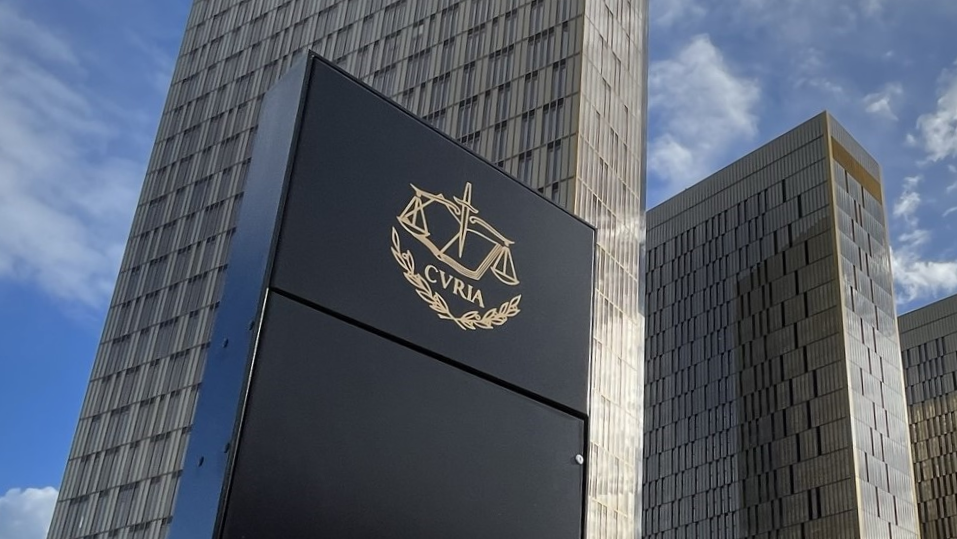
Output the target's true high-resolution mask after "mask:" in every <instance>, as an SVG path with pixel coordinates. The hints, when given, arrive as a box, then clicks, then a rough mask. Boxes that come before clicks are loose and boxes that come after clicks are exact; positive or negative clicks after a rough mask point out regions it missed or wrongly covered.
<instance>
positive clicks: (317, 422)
mask: <svg viewBox="0 0 957 539" xmlns="http://www.w3.org/2000/svg"><path fill="white" fill-rule="evenodd" d="M265 316H266V318H265V323H264V325H263V333H262V335H261V339H260V345H259V351H258V353H257V357H256V360H255V365H254V371H253V372H254V374H253V381H252V386H251V389H250V396H249V401H248V405H247V409H246V416H245V422H244V425H243V428H242V434H241V439H240V443H239V448H238V455H237V461H236V467H235V471H234V476H233V481H232V487H231V492H230V496H229V502H228V507H227V511H226V515H225V523H224V527H223V530H224V535H223V537H226V538H228V539H239V538H245V539H254V538H272V537H282V538H283V539H295V538H299V537H301V538H309V539H314V538H316V537H332V538H357V539H358V538H392V537H395V538H403V539H405V538H416V539H427V538H436V539H440V538H441V539H448V538H457V539H467V538H483V539H485V538H496V539H497V538H502V537H521V538H524V539H535V538H541V539H562V538H568V539H573V538H574V539H580V538H581V537H582V507H583V502H582V496H583V488H584V487H583V478H584V468H583V467H582V466H579V465H578V464H577V463H576V462H575V455H576V454H578V453H582V451H583V450H584V444H585V433H584V422H583V421H582V420H580V419H577V418H574V417H572V416H569V415H567V414H564V413H561V412H558V411H556V410H554V409H552V408H549V407H547V406H545V405H543V404H540V403H538V402H536V401H533V400H531V399H528V398H526V397H523V396H520V395H518V394H515V393H513V392H510V391H508V390H506V389H503V388H501V387H500V386H497V385H495V384H493V383H491V382H488V381H485V380H483V379H481V378H478V377H475V376H472V375H470V374H467V373H464V372H462V371H460V370H459V369H457V368H455V367H452V366H449V365H447V364H444V363H442V362H439V361H437V360H435V359H433V358H430V357H428V356H425V355H422V354H419V353H417V352H415V351H412V350H410V349H408V348H406V347H404V346H401V345H399V344H396V343H394V342H392V341H389V340H387V339H384V338H382V337H380V336H377V335H374V334H372V333H369V332H366V331H364V330H361V329H359V328H356V327H354V326H351V325H349V324H346V323H345V322H342V321H340V320H337V319H335V318H333V317H330V316H328V315H326V314H323V313H321V312H318V311H315V310H313V309H311V308H309V307H306V306H303V305H301V304H299V303H296V302H295V301H292V300H290V299H287V298H284V297H281V296H277V295H275V294H270V298H269V301H268V306H267V310H266V315H265Z"/></svg>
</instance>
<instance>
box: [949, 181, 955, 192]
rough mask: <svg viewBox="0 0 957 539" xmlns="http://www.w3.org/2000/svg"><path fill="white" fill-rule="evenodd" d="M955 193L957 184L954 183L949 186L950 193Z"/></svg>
mask: <svg viewBox="0 0 957 539" xmlns="http://www.w3.org/2000/svg"><path fill="white" fill-rule="evenodd" d="M954 191H957V182H954V183H952V184H950V185H948V186H947V192H948V193H953V192H954Z"/></svg>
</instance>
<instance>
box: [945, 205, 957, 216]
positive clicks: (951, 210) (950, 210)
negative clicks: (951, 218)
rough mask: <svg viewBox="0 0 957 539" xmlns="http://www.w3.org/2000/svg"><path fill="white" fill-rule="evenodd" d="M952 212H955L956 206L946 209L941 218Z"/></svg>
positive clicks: (956, 210)
mask: <svg viewBox="0 0 957 539" xmlns="http://www.w3.org/2000/svg"><path fill="white" fill-rule="evenodd" d="M954 212H957V206H954V207H953V208H948V209H947V211H945V212H944V215H943V217H947V216H948V215H950V214H952V213H954Z"/></svg>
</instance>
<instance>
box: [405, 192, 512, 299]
mask: <svg viewBox="0 0 957 539" xmlns="http://www.w3.org/2000/svg"><path fill="white" fill-rule="evenodd" d="M410 186H411V187H412V190H413V191H415V195H414V196H413V197H412V200H411V201H409V204H408V205H407V206H406V207H405V210H403V211H402V213H401V214H399V216H398V220H399V223H400V224H401V225H402V228H404V229H405V230H406V231H407V232H408V233H409V234H411V235H412V236H413V237H415V239H417V240H419V242H420V243H422V245H424V246H425V247H426V248H428V250H429V251H431V252H432V254H433V255H434V256H435V257H436V258H438V259H439V260H441V261H442V262H444V263H446V264H448V265H449V266H450V267H451V268H452V269H454V270H455V271H457V272H459V273H460V274H462V275H464V276H466V277H469V278H471V279H474V280H476V281H478V280H480V279H481V278H482V276H483V275H485V273H486V272H487V271H488V270H490V269H491V270H492V274H493V275H494V276H495V277H496V278H497V279H498V280H499V281H501V282H503V283H505V284H507V285H509V286H515V285H517V284H518V277H517V276H516V275H515V266H514V263H513V262H512V251H511V249H510V247H511V246H512V245H514V244H515V242H514V241H512V240H510V239H508V238H506V237H505V236H503V235H502V234H501V233H499V231H497V230H495V228H494V227H493V226H492V225H490V224H488V223H487V222H485V220H483V219H481V218H480V217H478V215H477V214H478V210H477V209H475V207H473V206H472V184H471V183H466V184H465V194H463V195H462V198H459V197H453V198H452V201H449V200H447V199H446V198H445V197H444V196H443V195H441V194H434V193H429V192H427V191H423V190H421V189H419V188H418V187H416V186H414V185H411V184H410ZM433 205H437V206H438V207H440V208H439V209H444V210H446V211H448V213H449V214H450V215H451V216H452V218H453V219H454V220H455V221H457V222H458V231H457V232H456V233H455V235H453V236H452V237H451V239H449V240H447V241H446V242H445V243H444V244H442V245H441V246H439V245H438V244H436V242H435V241H436V240H435V239H434V238H433V237H432V232H431V231H430V230H429V222H428V218H427V215H426V214H427V213H428V212H427V210H428V208H429V207H430V206H433ZM431 211H435V210H431ZM482 240H484V242H485V243H487V244H489V250H488V252H487V254H486V255H485V258H484V259H481V262H480V263H479V264H478V266H477V267H475V268H468V267H466V266H465V265H464V263H463V261H462V255H463V254H464V252H465V247H466V243H467V242H475V241H482ZM439 241H441V240H439ZM450 251H452V254H451V255H450V254H449V252H450Z"/></svg>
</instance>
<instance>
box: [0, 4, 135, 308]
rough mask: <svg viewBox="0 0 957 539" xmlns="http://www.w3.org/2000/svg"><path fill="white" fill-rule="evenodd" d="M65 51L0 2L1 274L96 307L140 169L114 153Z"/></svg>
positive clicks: (101, 117) (108, 285)
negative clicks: (12, 28) (6, 31)
mask: <svg viewBox="0 0 957 539" xmlns="http://www.w3.org/2000/svg"><path fill="white" fill-rule="evenodd" d="M14 26H16V27H19V28H21V30H18V31H15V32H11V33H4V32H3V31H2V30H3V29H5V28H11V27H14ZM23 28H26V29H27V30H23ZM72 50H73V49H72V47H70V45H69V44H68V43H66V42H64V41H62V40H61V39H60V38H58V37H56V36H55V35H54V34H53V33H52V32H50V31H48V30H45V29H43V28H42V27H40V26H39V25H37V24H35V23H33V22H32V21H29V20H27V19H26V18H24V17H23V16H20V15H18V14H17V13H16V12H14V11H12V9H11V8H9V7H5V6H3V5H0V80H2V81H3V83H2V84H0V118H3V121H2V122H0V278H7V279H15V280H18V281H22V282H27V283H32V284H35V285H37V286H39V287H40V288H41V289H43V290H44V291H46V292H47V293H48V294H50V295H52V296H54V297H57V298H61V299H66V300H69V301H75V302H80V303H81V304H86V305H99V304H101V303H102V302H103V301H104V300H106V299H108V298H109V294H110V292H111V290H112V286H113V280H114V278H115V273H116V268H117V266H118V262H119V259H120V257H121V255H122V252H123V247H124V243H125V237H126V233H127V232H128V226H129V225H128V223H129V220H130V216H131V214H132V210H133V208H134V205H135V202H136V195H137V191H138V183H139V181H140V179H141V178H142V168H143V167H142V164H140V163H137V162H133V161H131V160H129V159H123V158H118V157H115V155H116V153H117V151H116V145H117V144H120V143H121V133H120V132H119V131H120V129H121V128H120V127H117V126H116V125H115V124H114V123H112V122H111V121H109V120H108V119H106V117H107V113H106V112H104V109H103V108H101V106H100V105H99V99H98V98H96V97H93V95H92V93H91V92H90V90H88V89H84V88H83V86H82V84H80V83H78V82H77V80H76V79H82V77H78V76H77V75H76V74H77V73H78V72H80V71H81V67H79V66H78V63H77V60H76V57H75V56H74V55H73V53H72V52H71V51H72Z"/></svg>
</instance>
